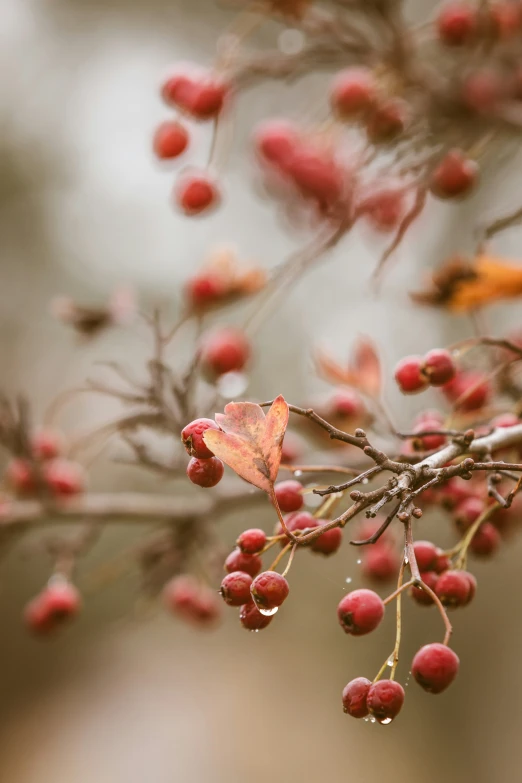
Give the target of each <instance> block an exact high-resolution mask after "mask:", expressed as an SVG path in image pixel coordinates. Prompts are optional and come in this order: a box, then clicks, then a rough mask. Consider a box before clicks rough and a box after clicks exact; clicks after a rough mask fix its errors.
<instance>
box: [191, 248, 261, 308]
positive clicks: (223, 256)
mask: <svg viewBox="0 0 522 783" xmlns="http://www.w3.org/2000/svg"><path fill="white" fill-rule="evenodd" d="M266 280H267V276H266V273H265V271H264V270H263V269H262V268H261V267H258V266H253V265H252V266H249V265H246V264H245V265H243V264H242V263H241V262H240V261H239V259H238V256H237V253H236V252H235V250H234V249H233V248H230V247H220V248H217V249H215V250H214V251H213V253H212V254H211V255H210V256H209V258H208V260H207V262H206V264H205V265H204V266H203V267H202V269H201V270H200V271H199V272H198V273H197V274H196V275H195V276H194V277H193V278H192V282H194V281H206V282H207V283H209V284H210V286H211V289H212V290H213V296H209V295H207V296H206V297H205V299H204V300H203V301H198V302H196V303H195V305H194V306H195V307H197V309H198V310H201V309H204V310H210V309H214V308H217V307H222V306H224V305H227V304H230V303H231V302H233V301H235V300H237V299H241V298H242V297H245V296H251V295H252V294H255V293H257V292H258V291H260V290H261V289H262V288H263V287H264V286H265V285H266ZM189 283H190V281H189Z"/></svg>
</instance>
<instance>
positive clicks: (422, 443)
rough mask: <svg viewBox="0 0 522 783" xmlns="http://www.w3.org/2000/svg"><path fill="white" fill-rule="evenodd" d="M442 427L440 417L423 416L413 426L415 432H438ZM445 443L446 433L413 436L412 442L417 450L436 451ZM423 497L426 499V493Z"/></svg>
mask: <svg viewBox="0 0 522 783" xmlns="http://www.w3.org/2000/svg"><path fill="white" fill-rule="evenodd" d="M441 429H443V423H442V422H441V420H440V419H438V418H437V419H428V418H425V419H424V418H423V419H422V421H421V422H419V424H417V425H416V426H415V427H414V428H413V432H429V431H430V430H434V431H435V432H436V431H437V430H441ZM445 443H446V436H445V435H423V436H422V437H419V438H413V439H412V442H411V444H412V446H413V449H414V450H415V451H434V450H435V449H439V448H440V447H441V446H444V444H445ZM423 499H425V498H424V494H423Z"/></svg>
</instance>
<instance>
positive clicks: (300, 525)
mask: <svg viewBox="0 0 522 783" xmlns="http://www.w3.org/2000/svg"><path fill="white" fill-rule="evenodd" d="M284 519H285V525H286V527H287V530H289V531H290V532H291V533H297V532H300V533H304V532H310V530H313V529H314V528H316V527H317V526H318V525H319V523H318V521H317V519H315V517H313V516H312V515H311V514H310V512H309V511H294V512H293V513H292V514H287V516H286V517H285V518H284ZM276 535H278V536H281V535H283V526H282V525H281V524H279V525H278V526H277V530H276ZM288 540H289V539H288V537H286V536H285V538H283V539H282V540H281V546H285V545H286V544H287V543H288Z"/></svg>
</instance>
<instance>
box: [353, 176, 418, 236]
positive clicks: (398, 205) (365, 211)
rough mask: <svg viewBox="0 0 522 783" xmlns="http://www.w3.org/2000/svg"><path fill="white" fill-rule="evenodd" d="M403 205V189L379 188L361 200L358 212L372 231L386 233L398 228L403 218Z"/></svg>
mask: <svg viewBox="0 0 522 783" xmlns="http://www.w3.org/2000/svg"><path fill="white" fill-rule="evenodd" d="M405 203H406V202H405V191H404V188H403V187H401V188H398V187H380V188H379V189H378V190H376V191H375V192H373V193H370V195H369V196H366V197H365V198H363V199H362V200H361V202H360V204H359V206H358V212H359V213H360V214H361V215H363V216H364V217H365V218H366V219H367V220H368V222H369V223H370V224H371V226H372V228H373V229H375V230H376V231H381V232H384V233H386V232H388V231H394V230H396V229H397V228H398V226H399V224H400V222H401V220H402V218H403V216H404V212H405Z"/></svg>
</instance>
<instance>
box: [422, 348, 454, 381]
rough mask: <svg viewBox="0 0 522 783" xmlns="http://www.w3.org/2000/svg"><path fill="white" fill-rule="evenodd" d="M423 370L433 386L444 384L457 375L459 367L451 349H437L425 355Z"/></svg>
mask: <svg viewBox="0 0 522 783" xmlns="http://www.w3.org/2000/svg"><path fill="white" fill-rule="evenodd" d="M422 372H423V373H424V375H426V376H427V377H428V380H429V382H430V384H431V385H432V386H443V385H444V384H445V383H449V381H451V380H452V379H453V378H454V377H455V373H456V372H457V368H456V367H455V362H454V361H453V358H452V356H451V354H450V352H449V351H445V350H441V349H435V350H434V351H429V352H428V353H427V354H426V356H425V357H424V364H423V368H422Z"/></svg>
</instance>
